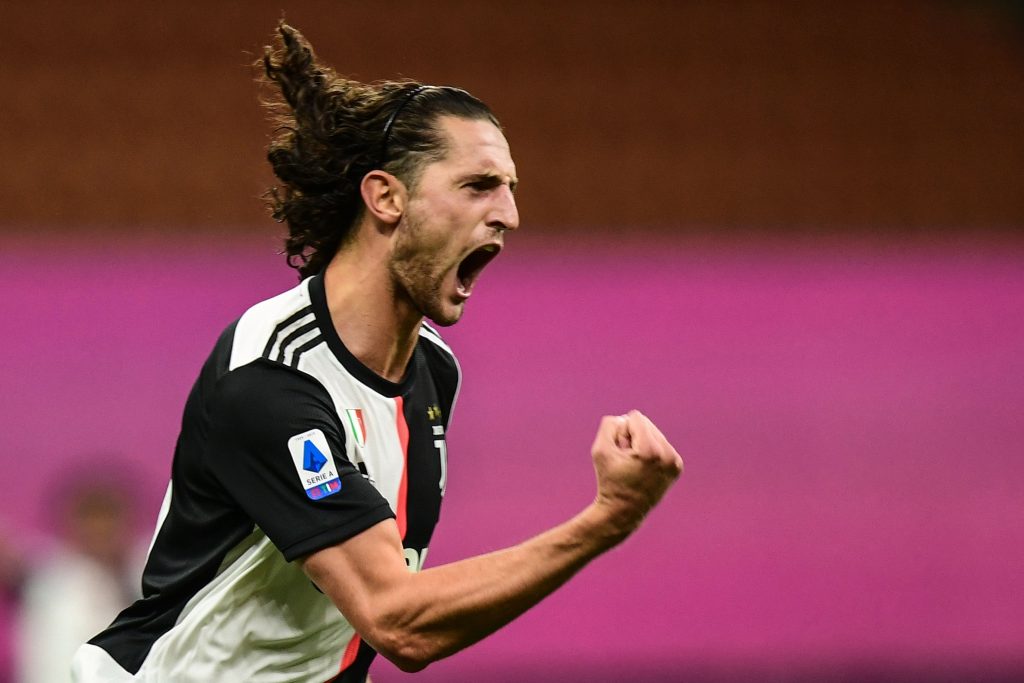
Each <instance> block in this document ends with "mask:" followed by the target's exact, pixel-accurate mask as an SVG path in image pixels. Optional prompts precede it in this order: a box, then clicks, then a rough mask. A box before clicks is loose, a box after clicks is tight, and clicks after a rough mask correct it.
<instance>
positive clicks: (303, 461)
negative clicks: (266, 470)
mask: <svg viewBox="0 0 1024 683" xmlns="http://www.w3.org/2000/svg"><path fill="white" fill-rule="evenodd" d="M288 451H289V452H290V453H291V455H292V463H293V464H294V465H295V471H296V472H297V473H298V475H299V481H301V482H302V488H303V489H305V491H306V496H308V497H309V498H310V499H311V500H320V499H321V498H323V497H324V496H329V495H331V494H332V493H337V492H338V491H340V490H341V478H340V477H339V476H338V468H337V466H336V465H335V464H334V454H333V453H331V447H330V446H329V445H328V444H327V437H326V436H324V433H323V432H322V431H320V430H319V429H311V430H309V431H308V432H303V433H302V434H296V435H295V436H293V437H292V438H290V439H288Z"/></svg>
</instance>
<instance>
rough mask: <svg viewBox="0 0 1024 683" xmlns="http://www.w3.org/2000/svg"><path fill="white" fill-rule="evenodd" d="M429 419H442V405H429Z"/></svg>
mask: <svg viewBox="0 0 1024 683" xmlns="http://www.w3.org/2000/svg"><path fill="white" fill-rule="evenodd" d="M427 419H428V420H440V419H441V407H440V406H438V405H437V404H436V403H435V404H434V405H431V406H427Z"/></svg>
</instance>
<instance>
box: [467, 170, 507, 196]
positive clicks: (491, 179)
mask: <svg viewBox="0 0 1024 683" xmlns="http://www.w3.org/2000/svg"><path fill="white" fill-rule="evenodd" d="M461 182H469V183H479V182H484V183H488V184H491V185H501V184H502V183H504V182H505V181H504V180H503V179H502V176H501V175H499V174H497V173H471V174H469V175H467V176H464V177H463V178H462V179H461ZM517 185H519V178H510V179H509V182H508V187H509V190H511V191H512V192H515V191H516V186H517Z"/></svg>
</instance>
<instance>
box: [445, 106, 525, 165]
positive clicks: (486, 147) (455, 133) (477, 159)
mask: <svg viewBox="0 0 1024 683" xmlns="http://www.w3.org/2000/svg"><path fill="white" fill-rule="evenodd" d="M438 128H439V129H440V131H441V132H442V134H444V136H445V137H446V138H447V154H446V155H445V157H444V159H442V160H441V161H440V162H438V165H441V166H447V167H449V168H450V170H452V171H453V172H455V173H459V172H466V173H495V174H498V175H503V176H509V177H510V178H513V179H514V178H515V175H516V166H515V164H514V163H513V162H512V152H511V150H509V147H508V141H507V140H505V136H504V135H503V134H502V132H501V131H500V130H499V129H498V127H497V126H495V125H494V124H493V123H491V122H490V121H487V120H478V119H464V118H458V117H455V116H442V117H441V118H440V119H438Z"/></svg>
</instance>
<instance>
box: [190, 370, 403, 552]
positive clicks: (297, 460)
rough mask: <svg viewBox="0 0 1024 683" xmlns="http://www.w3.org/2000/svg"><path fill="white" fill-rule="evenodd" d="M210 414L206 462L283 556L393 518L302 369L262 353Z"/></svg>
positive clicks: (221, 392) (236, 375)
mask: <svg viewBox="0 0 1024 683" xmlns="http://www.w3.org/2000/svg"><path fill="white" fill-rule="evenodd" d="M209 418H210V423H209V425H210V426H209V429H210V431H209V438H208V440H207V443H208V449H207V451H206V453H205V462H206V465H207V467H208V468H209V470H210V471H211V472H212V474H213V476H214V477H215V478H216V479H217V480H218V481H219V482H220V484H221V485H222V486H223V487H224V489H225V490H226V491H227V493H228V495H229V496H231V498H233V499H234V501H235V502H236V503H237V504H238V506H239V507H240V508H241V509H242V510H243V511H244V512H245V513H246V514H247V515H248V516H249V517H251V518H252V520H253V522H255V523H256V525H257V526H259V527H260V529H262V531H263V532H264V533H265V534H266V535H267V537H268V538H269V539H270V540H271V542H273V543H274V545H275V546H277V548H278V549H279V550H280V551H281V553H282V554H283V555H284V557H285V559H286V560H288V561H291V560H294V559H296V558H298V557H302V556H304V555H308V554H309V553H312V552H315V551H317V550H321V549H323V548H326V547H328V546H331V545H334V544H336V543H340V542H342V541H344V540H346V539H348V538H351V537H352V536H355V535H356V534H358V533H359V532H361V531H364V530H366V529H368V528H369V527H371V526H373V525H374V524H377V523H378V522H381V521H383V520H385V519H388V518H390V517H394V512H393V511H392V510H391V506H390V505H389V504H388V502H387V500H386V499H385V498H384V497H383V496H382V495H381V494H380V493H379V492H378V491H377V490H376V489H375V488H374V487H373V485H372V484H371V483H370V482H369V481H367V480H366V479H365V478H364V477H363V475H362V474H361V473H360V472H359V470H358V469H357V468H356V467H355V466H354V465H353V464H352V463H351V462H349V460H348V459H347V457H346V451H345V437H344V431H342V429H341V427H340V425H339V424H338V418H337V415H336V413H335V411H334V406H333V402H332V401H331V398H330V396H329V395H328V393H327V390H326V389H324V388H323V386H322V385H321V384H320V383H319V382H318V381H317V380H315V379H313V378H312V377H310V376H309V375H306V374H305V373H302V372H300V371H298V370H295V369H293V368H290V367H287V366H284V365H281V364H278V363H273V362H271V361H267V360H264V359H260V360H257V361H254V362H253V363H250V364H248V365H245V366H242V367H240V368H237V369H235V370H233V371H231V372H229V373H227V374H226V375H224V376H223V377H222V378H221V379H220V380H219V381H218V383H217V387H216V388H215V390H214V395H213V397H212V402H211V405H210V412H209Z"/></svg>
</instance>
